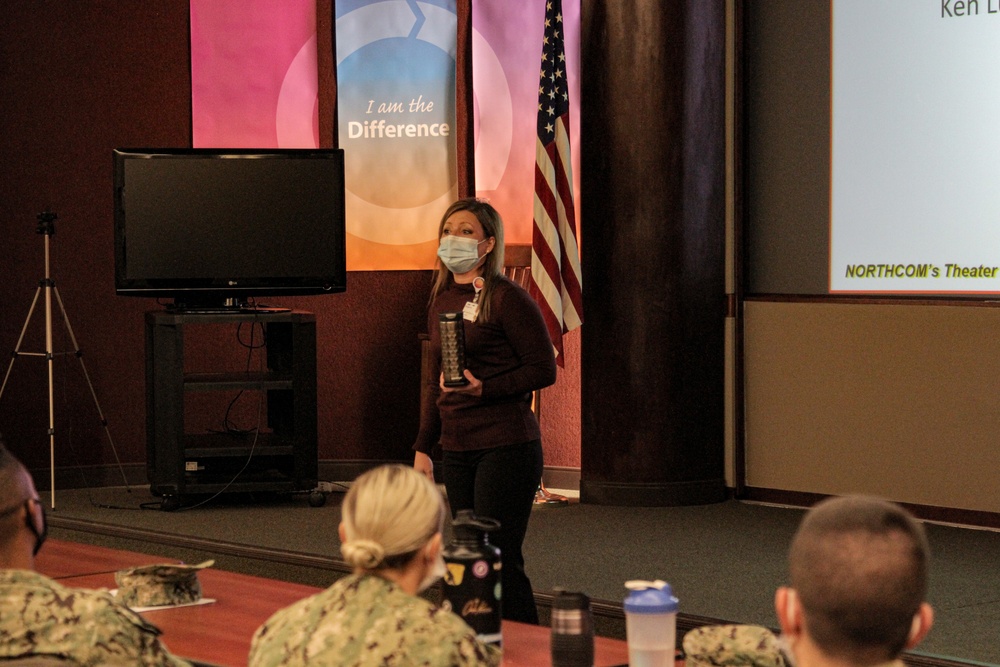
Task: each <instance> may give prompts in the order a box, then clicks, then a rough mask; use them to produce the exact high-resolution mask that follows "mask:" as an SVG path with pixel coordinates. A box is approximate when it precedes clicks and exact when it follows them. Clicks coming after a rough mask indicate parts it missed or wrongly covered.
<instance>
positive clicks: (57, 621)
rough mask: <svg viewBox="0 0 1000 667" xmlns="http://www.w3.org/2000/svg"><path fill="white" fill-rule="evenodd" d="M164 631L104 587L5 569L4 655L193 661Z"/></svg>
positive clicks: (85, 661) (0, 624) (87, 661)
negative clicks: (167, 641)
mask: <svg viewBox="0 0 1000 667" xmlns="http://www.w3.org/2000/svg"><path fill="white" fill-rule="evenodd" d="M159 634H160V631H159V630H158V629H157V628H156V627H155V626H153V625H150V624H149V623H147V622H146V621H145V620H144V619H143V618H142V617H141V616H139V615H138V614H136V613H135V612H133V611H131V610H130V609H128V608H127V607H125V606H124V605H121V604H119V603H117V602H115V600H114V598H112V597H111V596H110V595H109V594H108V593H107V592H105V591H90V590H84V589H79V588H68V587H66V586H62V585H61V584H59V583H57V582H55V581H53V580H52V579H49V578H48V577H46V576H44V575H41V574H38V573H37V572H30V571H28V570H0V660H2V659H3V658H16V657H21V656H26V655H57V656H62V657H64V658H68V659H70V660H72V661H74V662H75V663H76V664H78V665H83V666H85V667H87V666H90V665H170V666H188V667H189V663H187V662H185V661H184V660H181V659H180V658H177V657H175V656H173V655H171V654H170V653H169V652H167V649H166V647H164V646H163V644H161V643H160V640H159V638H158V636H159Z"/></svg>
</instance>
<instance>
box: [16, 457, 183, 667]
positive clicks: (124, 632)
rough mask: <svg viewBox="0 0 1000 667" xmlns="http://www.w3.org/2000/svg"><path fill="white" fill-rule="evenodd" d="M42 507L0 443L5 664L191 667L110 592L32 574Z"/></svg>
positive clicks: (41, 535) (41, 531) (41, 536)
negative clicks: (33, 660) (50, 660)
mask: <svg viewBox="0 0 1000 667" xmlns="http://www.w3.org/2000/svg"><path fill="white" fill-rule="evenodd" d="M45 534H46V525H45V508H44V506H43V505H42V502H41V500H40V499H39V498H38V493H36V492H35V484H34V482H33V481H32V479H31V475H29V474H28V471H27V469H26V468H25V467H24V466H23V465H22V464H21V462H20V461H18V460H17V459H16V458H14V455H13V454H11V453H10V452H9V451H7V449H6V448H5V447H4V446H3V442H2V441H0V663H2V662H3V661H4V660H8V659H13V658H27V657H30V656H34V657H39V656H51V657H56V658H62V659H64V660H65V661H66V662H68V663H70V664H76V665H188V664H189V663H187V662H185V661H184V660H181V659H179V658H177V657H175V656H173V655H171V654H170V653H169V652H168V651H167V649H166V647H164V646H163V644H162V643H160V640H159V637H158V636H159V634H160V631H159V630H158V629H157V628H156V627H155V626H153V625H150V624H149V623H147V622H146V621H145V620H144V619H143V618H142V617H141V616H139V614H137V613H135V612H133V611H132V610H130V609H129V608H128V607H126V606H124V605H122V604H119V603H117V602H115V600H114V598H112V597H111V595H109V594H108V593H107V592H104V591H89V590H83V589H79V588H68V587H66V586H62V585H60V584H59V583H57V582H55V581H53V580H52V579H49V578H48V577H46V576H43V575H41V574H38V573H36V572H34V571H33V570H34V565H35V555H36V554H37V553H38V550H39V549H40V548H41V546H42V543H43V542H44V541H45Z"/></svg>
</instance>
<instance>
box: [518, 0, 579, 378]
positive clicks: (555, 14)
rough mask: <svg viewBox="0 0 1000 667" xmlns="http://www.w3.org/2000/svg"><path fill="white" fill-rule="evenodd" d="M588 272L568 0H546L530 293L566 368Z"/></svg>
mask: <svg viewBox="0 0 1000 667" xmlns="http://www.w3.org/2000/svg"><path fill="white" fill-rule="evenodd" d="M582 289H583V275H582V273H581V271H580V252H579V249H578V247H577V244H576V212H575V209H574V207H573V169H572V164H571V161H570V135H569V88H568V86H567V83H566V49H565V48H564V46H563V16H562V0H546V3H545V36H544V38H543V39H542V67H541V72H540V74H539V81H538V143H537V144H536V147H535V206H534V225H533V228H532V237H531V283H530V285H529V291H530V292H531V295H532V296H533V297H534V298H535V301H537V302H538V305H539V307H540V308H541V309H542V315H543V316H544V317H545V324H546V326H547V327H548V329H549V336H550V337H551V338H552V345H553V347H554V348H555V350H556V361H557V363H558V364H559V365H560V366H565V359H564V357H563V343H562V335H563V334H564V333H566V332H568V331H572V330H573V329H575V328H576V327H578V326H580V325H581V324H583V296H582Z"/></svg>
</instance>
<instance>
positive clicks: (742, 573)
mask: <svg viewBox="0 0 1000 667" xmlns="http://www.w3.org/2000/svg"><path fill="white" fill-rule="evenodd" d="M341 497H342V496H341V495H340V494H339V493H331V494H329V496H328V501H327V503H326V505H324V506H323V507H310V506H309V504H308V502H307V500H306V498H305V497H304V496H292V497H273V496H260V495H258V496H256V497H251V496H246V495H233V496H226V497H222V498H219V499H216V500H214V501H212V502H210V503H207V504H205V505H203V506H201V507H198V508H194V509H190V510H183V511H176V512H162V511H159V510H157V509H142V508H141V507H142V506H143V505H144V504H151V505H153V506H155V505H156V499H155V498H154V497H152V496H151V495H150V494H149V491H148V488H145V487H133V489H132V490H131V492H126V490H125V489H124V488H105V489H91V490H81V489H77V490H64V491H58V492H57V496H56V501H57V503H56V504H57V507H56V509H55V510H54V511H51V512H50V517H51V519H50V523H51V525H52V526H53V535H55V536H57V537H60V538H63V539H75V540H78V541H84V542H93V543H98V544H107V545H110V546H116V547H120V548H127V549H132V550H138V551H144V552H146V553H155V554H160V555H164V556H173V557H177V558H182V559H184V560H188V561H194V560H195V559H201V558H204V557H213V558H216V560H217V567H221V568H224V569H233V570H239V571H245V572H248V573H251V574H259V575H262V576H270V577H276V578H282V579H288V580H291V581H299V582H302V583H308V584H312V585H318V586H323V585H327V584H328V583H329V582H330V581H332V580H333V579H334V578H335V577H337V576H339V574H340V573H341V572H342V571H343V570H344V566H343V563H341V562H340V560H339V540H338V537H337V524H338V522H339V520H340V512H339V501H340V499H341ZM801 516H802V511H801V510H798V509H789V508H781V507H773V506H763V505H758V504H748V503H742V502H738V501H729V502H725V503H719V504H716V505H705V506H697V507H675V508H634V507H633V508H623V507H602V506H594V505H581V504H578V503H571V504H569V505H567V506H562V507H548V506H539V507H537V508H536V510H535V513H534V515H533V517H532V522H531V526H530V528H529V531H528V537H527V540H526V544H525V558H526V561H527V567H528V573H529V575H530V576H531V578H532V583H533V585H534V587H535V591H536V593H541V594H545V593H551V591H552V589H553V588H554V587H557V586H558V587H562V588H565V589H569V590H577V591H582V592H585V593H587V594H588V595H589V596H591V598H592V599H594V600H595V601H596V604H597V605H598V606H604V607H606V608H609V609H620V605H621V601H622V599H623V598H624V596H625V588H624V586H623V583H624V582H625V581H626V580H628V579H656V578H659V579H664V580H666V581H668V582H670V583H671V585H672V586H673V587H674V591H675V594H676V595H677V596H678V597H679V598H680V605H681V612H682V614H688V615H692V616H695V617H708V618H711V619H718V620H720V621H733V622H742V623H755V624H759V625H765V626H768V627H774V626H775V625H776V622H777V621H776V619H775V616H774V611H773V606H772V601H773V594H774V589H775V588H776V587H777V586H778V585H780V584H781V583H783V582H784V580H785V552H786V550H787V547H788V543H789V541H790V539H791V536H792V534H793V532H794V531H795V527H796V526H797V524H798V521H799V520H800V518H801ZM927 530H928V535H929V538H930V542H931V547H932V551H933V561H932V568H931V590H930V594H929V598H930V601H931V603H932V604H933V605H934V607H935V610H936V622H935V626H934V628H933V630H932V631H931V633H930V635H929V636H928V638H927V639H926V640H925V642H924V643H923V644H922V645H921V646H920V647H919V650H918V651H916V652H915V653H923V654H928V655H934V656H944V657H949V658H954V659H960V660H965V661H975V662H983V663H991V664H1000V643H998V642H997V641H996V639H997V634H998V633H997V627H1000V533H997V532H991V531H982V530H974V529H967V528H959V527H951V526H940V525H928V526H927ZM446 537H447V536H446ZM602 601H606V602H607V605H602ZM612 615H613V614H612ZM600 630H601V627H600V626H599V631H600ZM619 632H621V628H620V627H618V626H615V625H614V623H609V624H608V625H606V626H605V634H617V633H619Z"/></svg>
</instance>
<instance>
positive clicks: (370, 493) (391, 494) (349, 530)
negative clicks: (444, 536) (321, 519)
mask: <svg viewBox="0 0 1000 667" xmlns="http://www.w3.org/2000/svg"><path fill="white" fill-rule="evenodd" d="M444 513H445V507H444V498H443V496H442V495H441V492H440V491H439V490H438V488H437V487H436V486H434V483H433V482H431V481H430V480H429V479H427V477H426V476H424V475H423V473H420V472H417V471H416V470H414V469H413V468H412V467H411V466H404V465H398V464H391V465H383V466H379V467H377V468H373V469H372V470H369V471H368V472H366V473H364V474H363V475H361V476H360V477H358V478H357V479H356V480H355V481H354V483H353V484H352V485H351V488H350V490H349V491H348V492H347V495H346V496H345V497H344V503H343V505H342V506H341V520H342V521H343V523H344V533H345V541H344V543H343V544H342V545H341V547H340V551H341V554H343V556H344V561H345V562H346V563H347V564H348V565H351V566H352V567H360V568H364V569H366V570H377V569H382V568H398V567H401V566H403V565H405V564H406V563H407V562H409V560H410V559H412V558H413V556H414V555H415V554H416V553H417V551H419V550H420V548H421V547H423V546H424V545H425V544H427V542H428V541H429V540H430V539H431V538H432V537H434V535H435V534H436V533H439V532H441V530H442V528H443V526H444Z"/></svg>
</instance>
